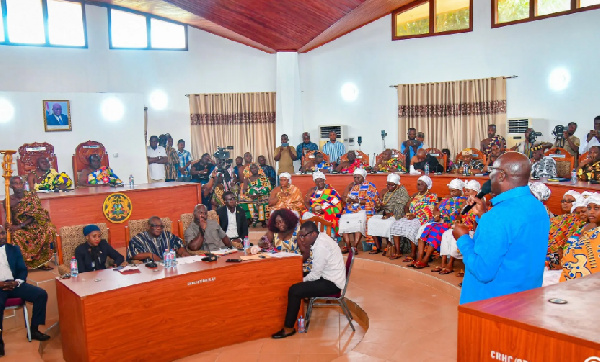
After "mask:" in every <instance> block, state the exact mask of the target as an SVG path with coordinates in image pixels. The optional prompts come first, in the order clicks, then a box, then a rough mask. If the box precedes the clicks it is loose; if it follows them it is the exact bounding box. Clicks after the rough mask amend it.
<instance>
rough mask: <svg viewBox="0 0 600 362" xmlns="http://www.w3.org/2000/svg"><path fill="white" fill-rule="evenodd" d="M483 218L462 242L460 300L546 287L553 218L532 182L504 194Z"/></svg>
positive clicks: (462, 302)
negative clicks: (536, 194) (463, 274)
mask: <svg viewBox="0 0 600 362" xmlns="http://www.w3.org/2000/svg"><path fill="white" fill-rule="evenodd" d="M492 205H493V206H494V207H493V208H492V209H491V210H490V211H488V212H486V213H485V214H483V215H482V216H481V219H480V220H479V225H478V226H477V229H476V231H475V235H474V236H473V238H471V237H470V236H469V235H463V236H461V237H460V238H459V239H458V240H457V246H458V249H459V250H460V252H461V253H462V255H463V262H464V263H465V269H466V270H465V278H464V280H463V285H462V290H461V293H460V304H465V303H469V302H475V301H478V300H484V299H489V298H493V297H498V296H501V295H507V294H512V293H517V292H522V291H525V290H529V289H533V288H537V287H541V286H542V277H543V274H544V265H545V261H546V253H547V251H548V232H549V231H550V219H549V218H548V213H547V212H546V208H545V207H544V205H543V204H542V203H541V202H540V201H538V200H537V199H536V198H535V197H534V196H533V195H532V194H531V191H530V190H529V187H528V186H521V187H516V188H514V189H511V190H509V191H506V192H503V193H501V194H500V195H498V196H496V197H494V198H493V199H492Z"/></svg>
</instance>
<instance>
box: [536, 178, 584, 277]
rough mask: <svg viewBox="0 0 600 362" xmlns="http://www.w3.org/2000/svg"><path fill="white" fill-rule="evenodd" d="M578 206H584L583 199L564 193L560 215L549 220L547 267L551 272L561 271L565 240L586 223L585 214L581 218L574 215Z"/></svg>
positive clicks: (572, 192)
mask: <svg viewBox="0 0 600 362" xmlns="http://www.w3.org/2000/svg"><path fill="white" fill-rule="evenodd" d="M578 206H583V207H584V208H585V209H584V210H585V212H586V213H587V207H585V206H584V199H583V197H582V196H581V195H580V194H579V193H578V192H577V191H573V190H569V191H567V192H565V194H564V195H563V197H562V200H561V207H562V210H563V212H564V214H562V215H558V216H555V217H553V218H551V219H550V233H549V234H548V256H547V258H546V260H547V261H548V267H549V268H550V269H552V270H561V269H562V256H563V250H564V247H565V245H566V243H567V240H568V239H569V238H570V237H571V236H573V235H574V234H575V233H576V232H577V231H579V229H581V228H582V227H583V226H584V225H585V224H586V223H587V214H586V213H584V215H585V217H583V218H581V217H580V216H579V215H577V214H576V213H575V209H576V208H577V207H578Z"/></svg>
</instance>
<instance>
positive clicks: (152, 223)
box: [127, 216, 190, 261]
mask: <svg viewBox="0 0 600 362" xmlns="http://www.w3.org/2000/svg"><path fill="white" fill-rule="evenodd" d="M164 228H165V226H164V225H163V222H162V220H161V219H160V218H159V217H158V216H152V217H151V218H150V219H148V230H147V231H144V232H142V233H139V234H137V235H136V236H134V237H132V238H131V241H129V246H128V247H127V260H146V259H152V260H155V261H160V260H162V258H163V257H162V255H163V253H164V252H165V250H166V249H174V250H175V252H176V253H177V255H178V256H188V255H190V254H189V253H188V252H187V250H185V248H184V247H183V241H182V240H181V239H180V238H178V237H177V236H175V235H173V234H172V233H171V232H169V231H165V230H164Z"/></svg>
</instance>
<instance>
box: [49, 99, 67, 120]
mask: <svg viewBox="0 0 600 362" xmlns="http://www.w3.org/2000/svg"><path fill="white" fill-rule="evenodd" d="M46 124H47V125H48V126H67V125H68V124H69V117H68V116H67V115H66V114H62V106H61V105H60V103H54V104H53V105H52V114H49V115H48V117H47V118H46Z"/></svg>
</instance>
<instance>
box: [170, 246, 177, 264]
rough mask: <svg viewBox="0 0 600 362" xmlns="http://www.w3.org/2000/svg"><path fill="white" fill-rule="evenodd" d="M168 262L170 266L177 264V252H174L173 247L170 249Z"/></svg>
mask: <svg viewBox="0 0 600 362" xmlns="http://www.w3.org/2000/svg"><path fill="white" fill-rule="evenodd" d="M169 262H170V264H171V267H172V268H175V267H176V266H177V253H175V249H172V250H171V260H170V261H169Z"/></svg>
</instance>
